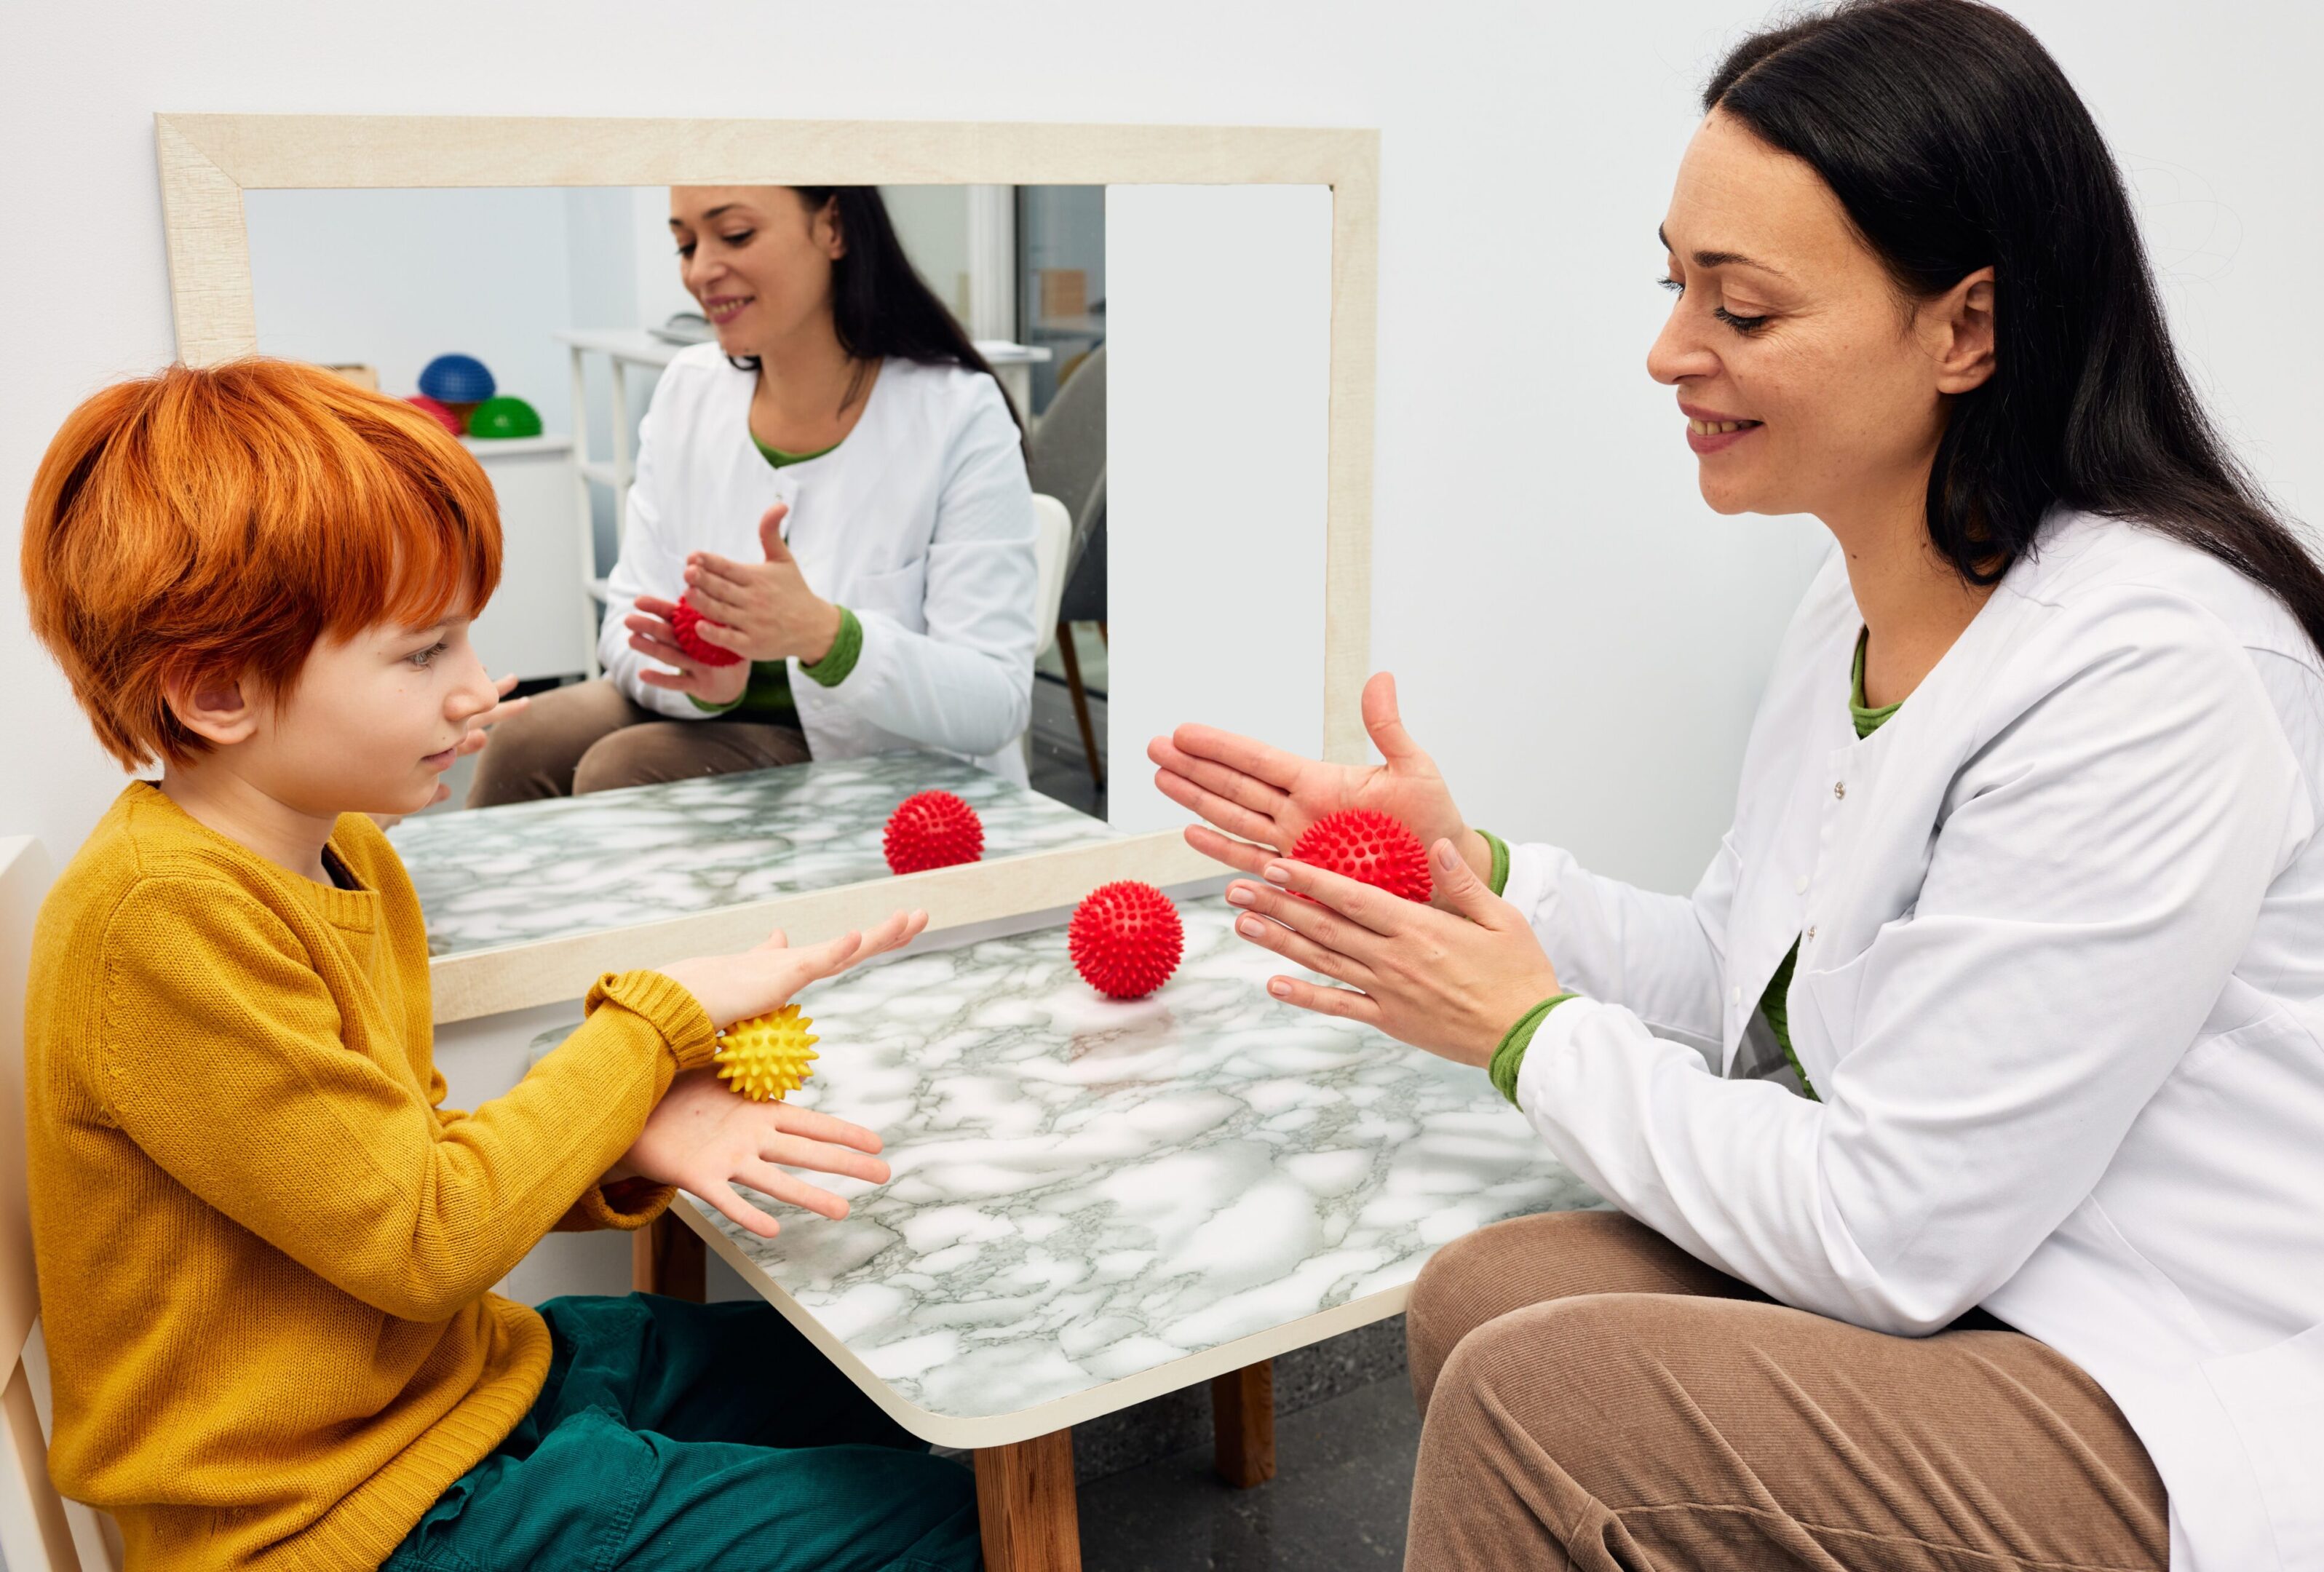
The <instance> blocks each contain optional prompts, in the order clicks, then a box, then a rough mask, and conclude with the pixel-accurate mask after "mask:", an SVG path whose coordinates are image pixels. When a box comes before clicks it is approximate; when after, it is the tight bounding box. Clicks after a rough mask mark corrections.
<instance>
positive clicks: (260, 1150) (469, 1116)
mask: <svg viewBox="0 0 2324 1572" xmlns="http://www.w3.org/2000/svg"><path fill="white" fill-rule="evenodd" d="M330 850H331V852H332V854H333V855H335V856H336V858H337V861H338V863H339V865H340V867H341V868H342V869H345V870H346V872H347V873H348V874H349V875H351V876H352V878H353V879H354V880H355V883H357V884H359V885H360V886H361V887H360V888H359V889H352V890H348V889H338V888H335V887H330V886H326V885H319V884H317V883H315V882H313V881H312V880H310V879H306V878H300V877H298V876H297V875H295V874H292V873H290V872H288V871H287V870H285V869H282V868H281V867H279V866H277V865H275V864H273V863H272V862H269V861H266V860H263V859H262V858H260V857H258V856H257V855H255V854H254V853H253V852H251V851H249V850H245V849H244V847H242V846H241V845H239V844H237V843H236V842H235V841H230V840H228V839H226V837H225V836H222V835H219V834H217V833H216V832H213V831H210V830H208V829H206V828H204V827H203V826H202V825H201V824H200V823H198V822H197V821H195V820H194V819H193V818H191V817H190V816H189V815H188V814H186V813H185V812H184V811H183V810H181V809H180V808H179V807H178V806H177V804H174V803H172V802H171V800H170V799H169V798H168V797H166V796H164V795H162V794H161V792H160V791H159V790H158V789H156V788H155V787H153V786H150V785H147V784H144V783H143V782H140V783H136V784H134V785H132V786H130V787H129V788H128V789H127V790H126V791H124V792H123V793H122V795H121V796H120V798H119V799H118V800H117V801H116V802H115V804H114V805H113V807H112V809H111V810H110V811H109V812H108V813H107V814H106V816H105V818H104V820H103V822H102V823H99V824H98V825H97V830H96V832H95V833H94V834H92V835H91V836H90V837H89V839H88V844H86V845H85V846H83V847H82V848H81V850H80V852H79V854H78V856H77V857H75V858H74V859H73V861H72V864H71V866H70V867H69V868H68V869H66V870H65V873H64V876H63V878H60V879H59V880H58V881H57V885H56V887H55V888H54V889H53V890H52V891H51V893H50V895H49V897H48V900H47V902H46V903H45V904H44V905H43V906H42V909H41V917H40V923H39V926H38V928H37V930H36V931H35V933H34V936H33V943H32V986H31V992H30V998H31V1003H30V1007H29V1009H28V1011H27V1021H26V1028H27V1029H26V1038H25V1048H26V1065H25V1069H26V1112H27V1124H28V1126H29V1135H30V1153H31V1163H32V1234H33V1245H34V1249H35V1252H36V1255H37V1257H38V1261H39V1266H40V1276H41V1304H42V1313H43V1316H44V1321H45V1326H46V1328H47V1337H48V1346H49V1353H50V1359H51V1368H52V1371H53V1374H54V1380H55V1390H56V1436H55V1441H54V1444H53V1445H52V1446H51V1448H50V1452H49V1469H50V1473H51V1476H52V1477H53V1478H54V1479H55V1481H56V1484H57V1486H58V1488H59V1489H60V1490H61V1491H63V1492H64V1493H65V1494H67V1495H69V1496H73V1497H75V1498H77V1499H78V1500H81V1501H86V1502H90V1503H95V1504H97V1505H99V1506H102V1507H105V1508H106V1509H107V1510H108V1511H110V1512H113V1513H114V1514H115V1516H116V1517H117V1518H118V1519H119V1520H120V1522H121V1526H122V1530H123V1532H124V1536H125V1538H126V1540H127V1541H128V1549H129V1566H130V1567H131V1568H132V1569H133V1572H136V1569H139V1568H161V1567H170V1568H180V1567H186V1568H210V1567H255V1568H264V1569H267V1572H272V1569H275V1568H291V1567H298V1568H308V1567H313V1568H330V1569H332V1572H340V1569H343V1568H347V1567H376V1566H377V1565H378V1564H379V1563H380V1561H382V1560H383V1559H384V1558H385V1557H386V1556H387V1554H388V1552H389V1551H390V1550H392V1549H394V1548H395V1545H396V1544H397V1542H398V1541H399V1540H401V1539H402V1538H403V1536H404V1535H405V1534H406V1533H407V1532H408V1531H410V1528H411V1526H412V1525H413V1524H414V1523H416V1522H417V1521H419V1520H420V1514H421V1513H422V1512H425V1511H426V1510H427V1509H428V1507H429V1504H430V1503H433V1502H434V1501H435V1500H436V1498H437V1497H438V1495H440V1494H442V1493H443V1491H444V1489H445V1488H446V1486H447V1485H450V1484H451V1483H452V1482H453V1481H454V1480H455V1479H457V1478H458V1477H459V1475H462V1474H463V1473H465V1472H466V1470H467V1469H468V1468H469V1467H470V1466H472V1465H474V1464H475V1463H476V1462H477V1461H479V1460H480V1459H481V1458H483V1457H484V1455H485V1454H486V1453H487V1452H489V1451H491V1449H492V1448H493V1446H494V1445H495V1444H497V1443H498V1442H499V1441H500V1440H501V1439H502V1438H503V1436H505V1435H506V1434H507V1433H508V1432H509V1430H511V1429H512V1428H513V1427H514V1426H515V1424H516V1422H517V1420H520V1419H521V1418H522V1417H523V1416H524V1414H525V1412H526V1411H527V1410H528V1409H529V1408H530V1406H531V1404H532V1401H533V1399H534V1398H535V1397H536V1396H537V1395H538V1394H539V1391H540V1388H541V1384H542V1380H543V1378H544V1376H545V1375H546V1374H547V1372H548V1367H549V1332H548V1329H547V1328H546V1327H545V1326H544V1325H543V1324H542V1322H541V1319H540V1318H539V1316H538V1315H536V1314H535V1313H534V1312H533V1311H532V1310H530V1309H529V1308H527V1307H526V1306H523V1305H520V1304H516V1303H513V1302H512V1301H508V1300H505V1299H502V1298H499V1297H498V1296H496V1295H494V1294H492V1293H490V1292H487V1291H488V1290H489V1289H490V1288H491V1287H492V1285H493V1283H494V1282H498V1281H500V1279H501V1278H502V1277H503V1275H505V1274H506V1273H507V1272H508V1270H509V1268H510V1267H512V1266H513V1265H515V1264H516V1263H517V1262H518V1260H519V1259H521V1257H522V1256H523V1255H524V1254H525V1252H526V1251H528V1250H530V1248H531V1247H532V1246H533V1245H534V1244H535V1243H536V1242H538V1241H539V1238H540V1237H541V1236H542V1235H543V1234H546V1233H548V1232H549V1230H550V1229H552V1228H561V1227H584V1228H586V1227H629V1228H633V1227H640V1226H641V1225H642V1224H644V1223H646V1222H648V1221H650V1220H651V1219H652V1218H654V1217H655V1216H657V1215H659V1213H660V1211H661V1210H662V1209H663V1208H665V1207H666V1206H668V1205H669V1198H670V1192H669V1190H667V1189H665V1188H661V1187H656V1186H651V1185H646V1184H642V1183H639V1182H636V1181H632V1182H630V1183H626V1184H616V1185H614V1186H613V1187H611V1190H612V1193H610V1194H609V1193H607V1191H606V1190H604V1189H602V1188H600V1185H599V1182H598V1181H599V1179H600V1176H602V1175H603V1174H604V1172H605V1171H606V1169H608V1168H609V1167H611V1166H612V1165H613V1163H614V1162H615V1161H616V1160H618V1159H619V1158H620V1157H621V1155H622V1153H623V1152H624V1151H626V1150H627V1149H628V1148H629V1146H630V1145H631V1144H632V1142H633V1141H634V1140H635V1139H636V1138H637V1135H638V1132H639V1131H640V1129H641V1127H642V1126H643V1125H644V1123H645V1118H646V1115H647V1113H648V1112H649V1111H650V1109H651V1108H653V1106H654V1104H655V1102H656V1101H657V1100H658V1099H659V1098H660V1096H661V1094H662V1092H663V1091H664V1090H665V1089H667V1088H668V1087H669V1082H670V1080H671V1078H672V1077H673V1076H674V1075H676V1074H677V1073H678V1071H680V1070H683V1069H691V1068H693V1067H695V1066H697V1065H701V1064H705V1063H707V1062H709V1059H710V1055H711V1052H712V1049H713V1047H714V1029H713V1027H712V1025H711V1023H710V1020H709V1018H708V1017H707V1016H705V1015H704V1014H703V1013H702V1008H701V1007H700V1006H699V1005H698V1004H697V1003H696V1001H695V999H694V997H693V996H692V995H691V994H690V993H688V992H687V990H686V989H685V988H682V987H680V986H679V985H678V983H676V982H674V981H672V980H670V979H669V978H666V977H663V976H661V975H660V974H659V973H656V972H650V971H627V972H621V973H618V974H609V975H607V976H606V977H604V978H603V979H599V981H598V982H597V984H596V986H595V988H592V989H591V990H590V993H589V997H588V1000H587V1005H586V1008H587V1011H588V1020H587V1023H586V1025H583V1026H582V1027H581V1029H580V1030H579V1031H577V1032H576V1033H575V1034H574V1035H573V1036H572V1038H571V1039H570V1040H569V1041H567V1043H564V1044H563V1045H562V1046H560V1047H559V1048H558V1049H557V1051H556V1052H554V1053H550V1054H549V1056H548V1057H547V1058H545V1059H543V1060H542V1061H541V1062H540V1063H539V1065H538V1066H536V1067H535V1068H534V1070H533V1071H532V1073H530V1075H528V1076H526V1077H525V1079H524V1080H523V1082H522V1083H521V1084H520V1085H519V1086H517V1087H516V1088H515V1089H513V1090H512V1091H511V1092H509V1093H508V1094H507V1095H506V1096H504V1097H501V1098H497V1099H493V1101H491V1102H489V1103H486V1104H484V1105H483V1106H482V1107H480V1108H477V1109H476V1110H475V1112H474V1113H462V1112H460V1111H459V1110H457V1109H454V1108H444V1107H442V1106H441V1104H442V1102H443V1100H444V1094H445V1088H444V1078H443V1077H442V1076H441V1075H439V1074H438V1073H437V1071H436V1067H435V1062H434V1059H433V1056H432V1054H431V1053H430V1048H429V1037H430V1030H429V997H428V981H429V979H428V944H427V938H426V935H425V933H424V930H423V928H422V925H421V920H420V904H419V901H418V899H417V897H416V896H414V895H413V894H412V889H411V881H410V878H408V877H406V875H405V873H404V870H403V865H402V864H401V862H400V861H399V860H397V858H396V855H395V852H394V850H393V849H392V847H390V846H389V844H388V842H387V839H386V837H385V836H383V834H381V833H380V832H379V830H378V829H377V828H376V827H375V826H374V824H373V823H371V821H370V820H368V819H366V818H364V817H363V816H362V815H360V814H349V815H347V816H346V817H344V818H342V819H341V820H340V821H339V823H338V825H337V832H335V833H334V834H333V835H332V837H331V841H330Z"/></svg>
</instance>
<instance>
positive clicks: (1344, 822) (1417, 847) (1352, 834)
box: [1291, 808, 1435, 901]
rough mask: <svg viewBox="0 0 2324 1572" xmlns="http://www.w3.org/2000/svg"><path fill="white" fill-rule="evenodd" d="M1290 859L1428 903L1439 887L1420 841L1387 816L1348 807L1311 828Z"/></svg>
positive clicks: (1396, 894)
mask: <svg viewBox="0 0 2324 1572" xmlns="http://www.w3.org/2000/svg"><path fill="white" fill-rule="evenodd" d="M1291 856H1292V860H1294V861H1296V862H1304V863H1305V864H1307V865H1308V866H1309V867H1310V868H1321V869H1327V870H1329V871H1330V872H1333V873H1337V874H1342V875H1344V876H1346V877H1347V878H1352V879H1359V880H1361V881H1362V882H1363V883H1365V884H1368V885H1372V886H1374V887H1378V888H1380V889H1384V890H1386V891H1388V894H1390V895H1392V896H1403V897H1404V898H1405V899H1406V900H1408V901H1425V900H1426V899H1427V898H1428V896H1429V892H1430V891H1431V890H1433V889H1434V888H1435V883H1434V880H1432V879H1431V878H1429V877H1428V852H1427V850H1426V849H1425V848H1424V847H1423V846H1422V845H1421V844H1420V837H1419V836H1417V835H1415V834H1414V833H1413V832H1411V831H1409V830H1407V829H1406V828H1405V827H1404V826H1403V825H1402V824H1400V823H1397V821H1396V820H1394V819H1391V818H1389V817H1388V815H1387V814H1376V813H1374V812H1372V810H1370V809H1369V808H1347V809H1343V810H1342V811H1341V812H1339V813H1336V814H1324V815H1323V817H1322V818H1320V819H1318V820H1316V821H1315V822H1314V823H1312V824H1310V825H1308V826H1307V832H1306V833H1305V834H1304V835H1302V836H1300V837H1299V839H1298V840H1297V841H1294V842H1293V843H1292V846H1291Z"/></svg>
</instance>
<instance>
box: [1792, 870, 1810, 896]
mask: <svg viewBox="0 0 2324 1572" xmlns="http://www.w3.org/2000/svg"><path fill="white" fill-rule="evenodd" d="M1792 893H1793V894H1794V895H1796V896H1803V895H1805V894H1807V893H1808V876H1807V875H1806V874H1804V873H1803V874H1802V875H1800V877H1799V878H1796V879H1794V880H1793V881H1792Z"/></svg>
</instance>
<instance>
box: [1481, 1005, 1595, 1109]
mask: <svg viewBox="0 0 2324 1572" xmlns="http://www.w3.org/2000/svg"><path fill="white" fill-rule="evenodd" d="M1579 997H1582V996H1581V995H1579V994H1573V993H1562V994H1559V995H1557V996H1556V997H1554V998H1545V999H1544V1000H1542V1001H1541V1003H1539V1004H1537V1005H1535V1006H1534V1007H1533V1008H1531V1009H1529V1010H1527V1011H1526V1013H1525V1014H1524V1015H1522V1016H1518V1017H1517V1025H1514V1026H1511V1027H1510V1028H1509V1029H1508V1034H1506V1035H1504V1036H1503V1037H1502V1038H1501V1044H1500V1046H1499V1047H1498V1048H1496V1049H1494V1050H1493V1057H1492V1059H1491V1060H1490V1061H1489V1062H1488V1063H1487V1064H1486V1066H1485V1073H1486V1074H1487V1075H1489V1076H1490V1077H1491V1078H1492V1081H1493V1089H1494V1090H1495V1091H1498V1092H1499V1093H1500V1094H1501V1095H1502V1096H1503V1097H1505V1098H1507V1099H1509V1106H1510V1107H1511V1108H1515V1107H1516V1106H1517V1071H1520V1070H1522V1069H1524V1068H1525V1056H1526V1048H1527V1047H1529V1046H1531V1045H1532V1043H1533V1034H1534V1032H1535V1029H1536V1028H1538V1027H1539V1026H1540V1025H1541V1024H1542V1022H1544V1021H1545V1020H1547V1019H1548V1018H1549V1012H1550V1011H1552V1010H1554V1009H1555V1008H1556V1007H1558V1006H1560V1005H1562V1004H1563V1003H1564V1002H1565V1001H1566V1000H1568V999H1571V998H1579Z"/></svg>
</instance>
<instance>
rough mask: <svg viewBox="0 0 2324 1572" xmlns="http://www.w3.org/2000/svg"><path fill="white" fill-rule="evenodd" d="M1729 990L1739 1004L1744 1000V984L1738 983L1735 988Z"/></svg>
mask: <svg viewBox="0 0 2324 1572" xmlns="http://www.w3.org/2000/svg"><path fill="white" fill-rule="evenodd" d="M1727 991H1728V992H1729V994H1730V995H1732V996H1733V997H1734V999H1735V1002H1736V1003H1737V1004H1738V1005H1739V1004H1741V1003H1742V1002H1743V985H1742V984H1741V983H1739V982H1738V983H1737V984H1736V985H1735V986H1734V987H1733V988H1729V989H1728V990H1727Z"/></svg>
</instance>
